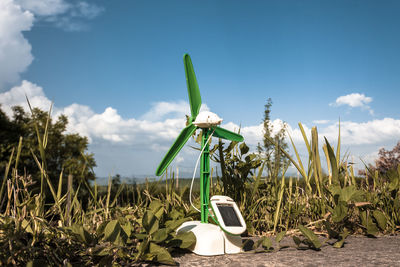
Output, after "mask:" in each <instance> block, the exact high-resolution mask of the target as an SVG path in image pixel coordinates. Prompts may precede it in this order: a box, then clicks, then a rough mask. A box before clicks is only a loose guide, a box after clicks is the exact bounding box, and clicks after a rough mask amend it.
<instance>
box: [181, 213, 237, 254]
mask: <svg viewBox="0 0 400 267" xmlns="http://www.w3.org/2000/svg"><path fill="white" fill-rule="evenodd" d="M187 231H191V232H192V233H193V234H194V235H195V236H196V244H195V245H194V246H192V247H191V248H190V250H191V251H193V252H194V253H196V254H197V255H201V256H214V255H223V254H225V253H228V254H235V253H240V252H242V251H243V250H242V238H241V237H240V236H232V235H229V234H226V233H225V232H223V231H222V230H221V229H220V228H219V226H217V225H214V224H209V223H201V222H200V221H190V222H185V223H183V224H182V225H181V226H180V227H179V228H178V229H177V230H176V232H177V233H183V232H187Z"/></svg>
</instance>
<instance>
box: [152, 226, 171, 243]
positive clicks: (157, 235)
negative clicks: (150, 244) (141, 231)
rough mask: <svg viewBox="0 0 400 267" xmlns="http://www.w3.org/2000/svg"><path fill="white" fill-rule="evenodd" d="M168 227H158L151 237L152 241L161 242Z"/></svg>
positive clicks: (165, 237) (166, 234) (166, 233)
mask: <svg viewBox="0 0 400 267" xmlns="http://www.w3.org/2000/svg"><path fill="white" fill-rule="evenodd" d="M168 233H169V232H168V229H167V228H162V229H158V230H157V231H156V232H155V233H154V234H153V238H152V239H151V240H152V241H154V242H156V243H161V242H163V241H164V240H165V239H167V237H168Z"/></svg>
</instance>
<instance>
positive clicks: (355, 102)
mask: <svg viewBox="0 0 400 267" xmlns="http://www.w3.org/2000/svg"><path fill="white" fill-rule="evenodd" d="M370 102H372V97H369V96H366V95H364V94H359V93H352V94H348V95H343V96H339V97H338V98H336V101H335V103H331V104H329V105H330V106H343V105H347V106H349V107H351V108H355V107H359V108H361V109H365V110H368V111H369V113H370V114H371V115H374V111H373V110H372V109H371V107H370V106H368V103H370Z"/></svg>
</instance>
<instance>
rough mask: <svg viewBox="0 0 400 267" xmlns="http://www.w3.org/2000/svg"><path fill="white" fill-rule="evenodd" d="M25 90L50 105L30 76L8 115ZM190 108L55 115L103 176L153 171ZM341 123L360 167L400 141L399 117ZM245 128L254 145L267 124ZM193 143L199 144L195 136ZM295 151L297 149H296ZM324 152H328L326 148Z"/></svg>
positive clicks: (183, 163)
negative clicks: (83, 143)
mask: <svg viewBox="0 0 400 267" xmlns="http://www.w3.org/2000/svg"><path fill="white" fill-rule="evenodd" d="M25 94H26V95H27V96H28V98H29V99H30V101H31V103H32V106H36V107H40V108H41V109H44V110H48V109H49V107H50V103H51V101H50V100H49V99H48V98H47V97H46V95H45V94H44V92H43V89H42V88H41V87H39V86H37V85H35V84H33V83H30V82H28V81H23V82H22V83H21V85H19V86H16V87H14V88H12V89H11V90H10V91H8V92H5V93H2V94H0V103H1V104H2V109H3V110H6V112H7V113H8V114H10V112H11V109H10V108H11V106H13V105H22V106H24V108H25V109H27V105H26V100H25ZM203 108H207V106H206V105H205V106H204V107H203ZM187 113H189V105H188V103H187V102H184V101H180V102H172V103H168V102H160V103H154V104H153V105H152V107H151V108H150V110H149V111H148V112H147V113H145V115H143V116H141V117H138V118H123V117H122V116H121V115H120V114H119V113H118V111H117V110H116V109H115V108H112V107H107V108H105V109H104V111H103V112H101V113H96V112H94V111H93V110H92V109H91V108H90V107H88V106H84V105H80V104H76V103H75V104H72V105H69V106H67V107H57V106H56V107H54V112H53V117H54V118H55V117H57V116H59V115H60V114H65V115H67V116H68V119H69V125H68V127H67V131H68V132H69V133H79V134H81V135H84V136H87V137H88V138H89V140H90V143H91V145H90V148H91V151H93V152H94V153H95V155H96V159H97V161H98V165H99V166H100V167H99V168H101V171H100V173H101V175H104V172H107V171H111V169H108V170H107V168H113V169H114V168H117V170H119V172H120V173H124V174H129V173H130V170H131V169H135V170H136V171H137V173H147V174H149V173H151V172H152V171H151V170H152V169H155V167H156V166H157V164H158V163H159V161H160V160H161V159H162V157H163V156H164V154H165V153H166V151H167V150H168V149H169V147H170V146H171V144H172V143H173V141H174V140H175V138H176V137H177V136H178V134H179V132H180V131H181V130H182V129H183V128H184V127H185V117H184V114H187ZM167 115H168V116H167ZM272 125H273V129H274V133H276V132H277V131H279V130H280V128H281V127H282V125H283V122H282V120H280V119H276V120H274V121H272ZM222 127H223V128H226V129H228V130H231V131H235V132H237V131H238V130H239V125H237V124H235V123H232V122H227V123H224V124H223V125H222ZM303 127H304V130H305V132H306V134H307V135H308V138H309V139H310V130H311V127H308V126H307V125H303ZM338 127H339V124H338V123H332V124H328V125H324V126H322V127H319V128H318V132H319V140H320V146H321V145H322V143H324V141H323V137H324V136H326V137H327V139H328V140H329V142H330V143H331V145H334V144H335V143H336V141H337V137H338ZM340 127H341V143H342V145H343V148H342V151H345V149H349V151H350V152H351V155H353V156H354V158H355V160H356V161H357V162H358V168H362V164H361V163H360V161H359V157H362V158H363V159H365V160H366V161H367V162H373V159H372V158H373V157H374V156H375V154H374V153H375V152H377V151H378V149H379V148H380V147H381V146H386V147H387V148H390V146H391V145H392V144H396V142H397V141H398V139H399V136H400V119H395V118H384V119H380V120H377V119H376V120H371V121H367V122H362V123H357V122H352V121H342V122H341V123H340ZM287 129H288V132H289V133H290V135H291V137H292V139H293V142H294V143H295V145H296V147H297V149H298V150H299V153H300V155H301V156H302V157H303V159H304V161H303V163H305V162H306V157H307V151H306V148H305V145H304V141H303V136H302V134H301V132H300V130H299V129H298V128H297V127H295V128H292V127H291V125H287ZM240 132H241V134H242V135H243V136H244V138H245V142H246V143H247V144H248V145H249V146H250V147H251V148H253V149H255V147H256V145H257V144H258V143H259V142H260V143H262V140H263V139H262V138H263V125H262V124H261V123H260V124H258V125H250V126H242V127H241V129H240ZM189 143H190V144H191V145H194V146H196V144H194V143H193V141H189ZM288 143H289V142H288ZM289 147H291V145H289ZM196 153H197V152H196V151H194V150H193V149H191V148H190V147H189V146H185V147H184V148H183V150H182V152H181V153H180V154H179V158H178V159H177V160H176V161H175V162H174V164H175V166H176V164H179V168H180V169H181V172H182V173H183V172H190V170H192V168H193V167H194V164H195V159H196ZM291 153H292V154H294V152H293V151H292V152H291ZM343 153H344V152H343ZM321 157H323V153H322V151H321ZM133 159H134V162H135V163H133ZM111 163H113V164H111ZM121 169H122V170H121ZM106 174H107V173H106Z"/></svg>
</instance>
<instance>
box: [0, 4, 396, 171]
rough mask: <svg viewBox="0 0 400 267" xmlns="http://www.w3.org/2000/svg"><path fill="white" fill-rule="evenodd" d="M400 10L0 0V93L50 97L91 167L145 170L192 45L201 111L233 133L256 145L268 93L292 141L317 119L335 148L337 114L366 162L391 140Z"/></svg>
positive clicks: (156, 156) (163, 133)
mask: <svg viewBox="0 0 400 267" xmlns="http://www.w3.org/2000/svg"><path fill="white" fill-rule="evenodd" d="M399 7H400V3H399V2H398V1H379V2H378V1H201V2H200V1H126V0H114V1H68V0H53V1H50V0H44V1H39V0H29V1H28V0H5V1H4V3H3V4H0V12H3V14H6V16H3V19H0V33H2V32H3V33H8V32H11V33H14V34H3V37H0V38H3V39H5V40H7V39H8V41H10V40H14V39H15V40H14V41H16V44H17V45H14V48H10V47H8V46H5V47H0V49H3V51H8V50H7V49H9V50H10V51H11V52H10V53H6V54H7V55H5V56H4V55H3V57H4V58H1V56H0V60H1V59H2V60H3V61H4V62H10V65H9V67H5V69H4V70H3V69H0V90H1V92H2V94H1V95H0V102H1V103H2V107H3V108H4V107H5V106H7V105H11V104H22V102H21V101H23V99H21V92H25V93H27V94H28V95H29V96H30V97H31V98H35V99H37V101H36V103H37V105H38V106H40V107H45V106H46V105H48V103H49V102H50V101H53V102H54V105H55V107H56V108H55V113H54V116H56V115H57V114H60V113H66V114H69V115H70V118H71V119H70V121H71V124H72V125H71V126H70V128H69V131H70V132H79V133H81V134H84V135H87V136H88V137H89V139H90V141H91V145H90V149H91V151H93V152H94V153H95V157H96V160H97V162H98V165H99V167H98V168H97V169H96V171H97V172H98V175H100V176H106V175H108V174H109V173H117V172H118V173H121V174H123V175H127V176H132V175H142V174H152V173H153V172H154V170H155V168H156V167H157V164H158V162H159V161H160V160H161V158H162V156H163V154H164V153H165V152H166V149H167V148H168V147H169V145H170V144H172V142H173V140H174V138H175V137H176V135H177V134H178V133H179V130H180V127H181V125H183V124H184V114H185V113H189V111H188V109H187V108H188V106H187V101H188V100H187V99H188V98H187V89H186V82H185V77H184V69H183V64H182V57H183V54H184V53H189V54H190V55H191V58H192V61H193V65H194V68H195V71H196V75H197V80H198V82H199V86H200V91H201V94H202V99H203V103H205V104H206V107H205V108H209V109H210V110H211V111H213V112H215V113H217V114H218V115H219V116H220V117H222V118H223V119H224V123H228V125H231V126H232V129H233V128H234V126H233V124H232V123H234V124H235V125H236V126H238V125H241V126H242V127H247V128H243V133H244V135H245V139H246V142H248V143H249V144H250V145H255V144H256V143H257V142H259V141H261V139H260V136H261V134H262V132H261V130H260V128H259V127H258V128H257V126H259V124H260V122H261V119H262V116H263V105H264V104H265V102H266V99H267V98H268V97H271V98H272V100H273V107H272V119H273V120H276V121H275V122H276V125H278V124H279V122H280V121H285V122H287V123H288V124H289V126H290V129H291V131H293V132H292V133H293V136H294V137H295V140H297V141H298V142H299V147H300V148H301V147H302V145H301V138H300V136H298V134H299V133H298V131H296V129H297V122H299V121H300V122H302V123H304V124H305V125H306V126H307V127H308V128H311V126H313V125H317V126H318V128H319V129H320V133H321V136H322V135H326V136H327V137H330V138H332V139H333V140H331V142H333V143H335V142H336V139H335V138H336V136H337V122H338V119H339V117H340V119H341V121H343V122H344V124H343V131H344V132H343V138H344V140H343V143H344V146H345V148H348V149H349V151H351V153H352V156H354V157H356V158H359V157H362V158H363V159H364V160H367V161H373V158H374V156H376V152H377V150H378V149H379V148H380V147H382V146H383V147H386V148H392V147H393V146H394V145H395V144H396V143H397V141H398V140H399V134H400V120H399V115H398V114H399V108H398V104H397V101H398V99H399V96H400V93H399V90H398V85H399V84H400V75H399V72H400V53H399V49H398V48H399V47H400V34H399V29H400V17H399V16H398V12H397V11H398V10H399ZM1 10H3V11H1ZM18 10H19V11H18ZM12 21H13V22H15V21H16V22H17V23H11V22H12ZM18 22H20V23H18ZM2 24H3V26H4V27H1V25H2ZM6 25H11V26H9V27H6ZM18 35H20V36H18ZM0 36H1V35H0ZM16 36H17V37H16ZM13 38H14V39H13ZM18 45H19V46H20V48H19V49H17V48H18ZM29 48H31V49H29ZM1 72H3V74H2V73H1ZM23 81H25V82H23ZM1 98H3V100H1ZM185 103H186V106H185ZM185 108H186V109H185ZM274 125H275V124H274ZM166 127H170V128H171V129H166ZM277 127H278V126H277ZM246 134H247V136H246ZM346 137H347V141H346V139H345V138H346ZM357 140H358V141H357ZM195 158H196V156H195V153H194V152H193V151H190V149H185V150H184V151H183V152H182V156H181V158H179V159H178V160H177V161H176V164H177V165H178V166H179V164H180V167H181V168H182V169H183V170H184V171H185V170H187V171H189V170H190V169H192V167H193V165H194V162H195ZM360 167H362V166H361V165H360Z"/></svg>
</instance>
